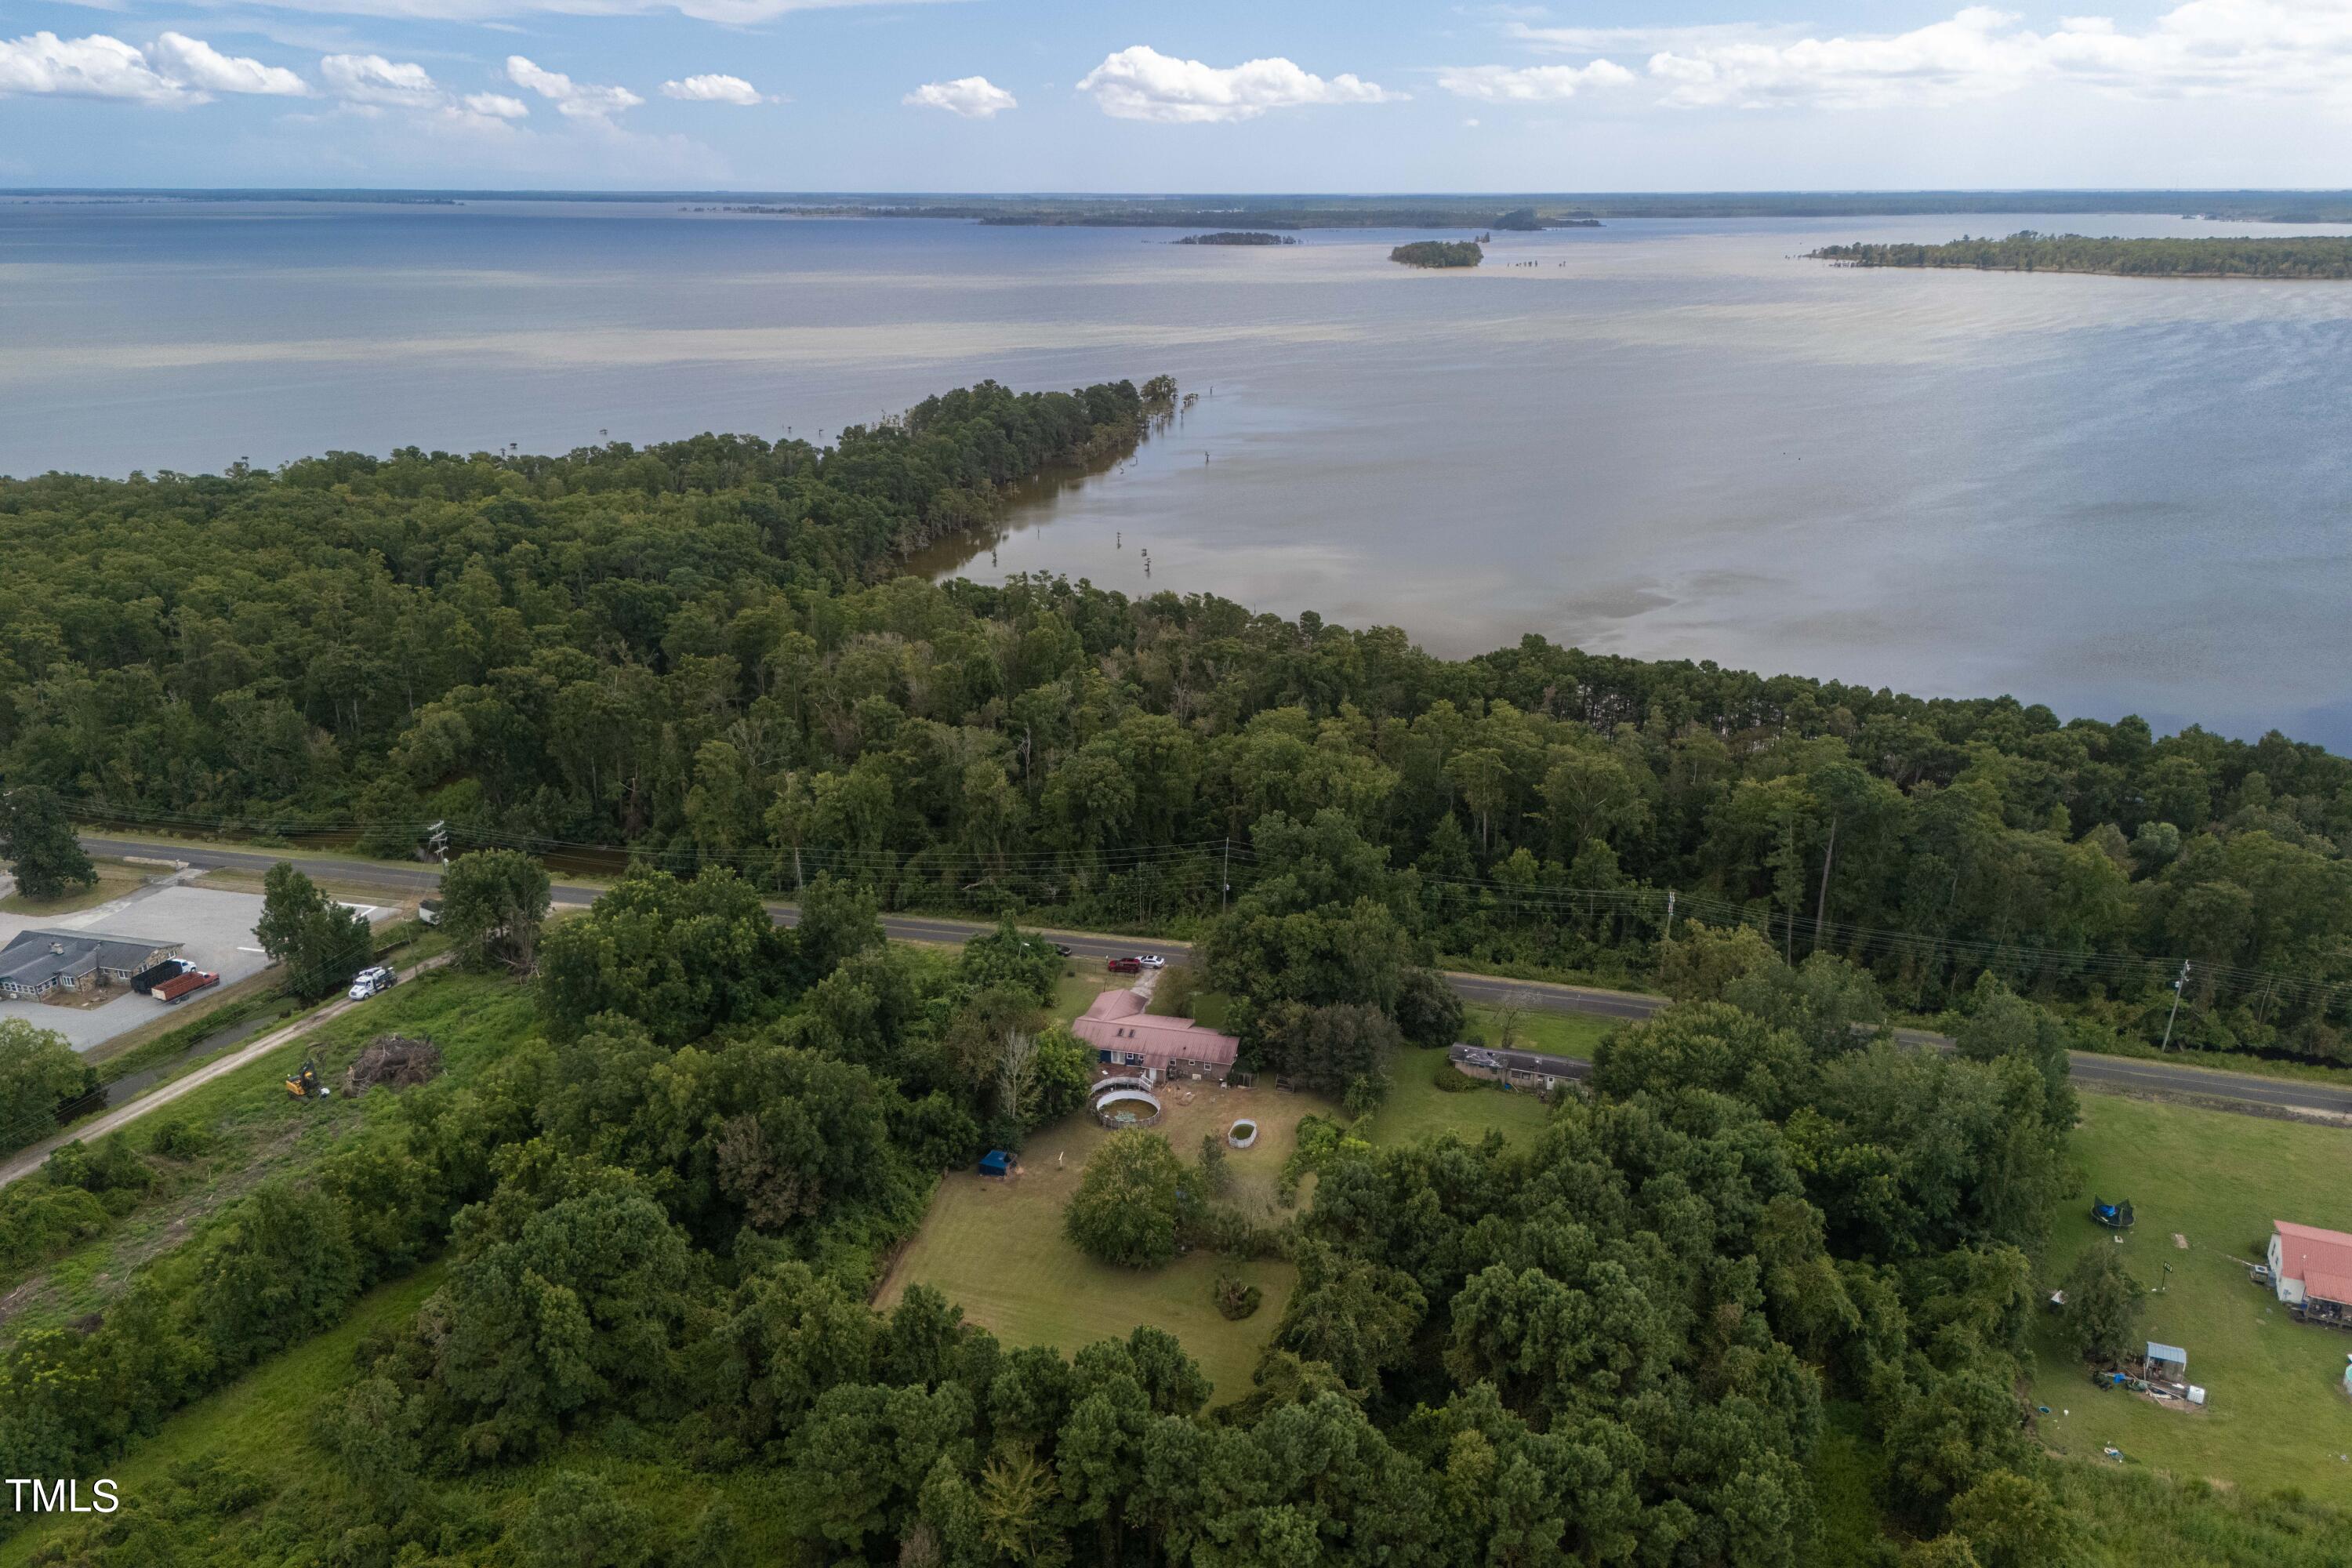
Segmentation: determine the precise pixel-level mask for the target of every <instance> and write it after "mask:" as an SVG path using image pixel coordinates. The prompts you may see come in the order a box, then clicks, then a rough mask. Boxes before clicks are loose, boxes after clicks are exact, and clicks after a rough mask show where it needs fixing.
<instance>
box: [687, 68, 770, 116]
mask: <svg viewBox="0 0 2352 1568" xmlns="http://www.w3.org/2000/svg"><path fill="white" fill-rule="evenodd" d="M661 89H662V96H663V97H664V98H680V99H684V100H686V101H687V102H688V103H732V104H735V105H737V106H739V107H740V108H743V109H750V108H751V107H752V106H753V105H754V104H761V103H768V102H772V101H773V100H771V99H770V98H768V97H767V95H765V94H764V93H762V92H761V90H760V89H758V88H756V87H753V86H752V85H751V83H750V82H748V81H745V80H744V79H742V78H741V77H740V76H719V75H716V74H713V75H710V76H690V77H688V78H686V79H683V80H681V81H666V82H664V83H662V86H661Z"/></svg>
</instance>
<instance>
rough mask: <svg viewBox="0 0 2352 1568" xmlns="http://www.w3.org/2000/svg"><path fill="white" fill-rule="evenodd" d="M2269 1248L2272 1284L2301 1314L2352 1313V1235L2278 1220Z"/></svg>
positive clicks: (2334, 1315)
mask: <svg viewBox="0 0 2352 1568" xmlns="http://www.w3.org/2000/svg"><path fill="white" fill-rule="evenodd" d="M2270 1251H2271V1258H2270V1262H2271V1283H2272V1286H2273V1289H2276V1290H2277V1291H2278V1299H2279V1300H2282V1301H2284V1302H2285V1303H2286V1304H2287V1305H2288V1306H2290V1307H2293V1308H2294V1309H2295V1310H2296V1313H2297V1315H2298V1316H2301V1315H2304V1314H2306V1313H2307V1314H2309V1315H2311V1316H2314V1317H2324V1318H2327V1319H2329V1320H2331V1321H2333V1320H2337V1319H2341V1318H2344V1317H2347V1315H2352V1236H2347V1235H2346V1234H2345V1233H2344V1232H2342V1231H2340V1230H2321V1229H2320V1228H2319V1227H2318V1226H2310V1225H2296V1224H2294V1222H2293V1221H2292V1220H2284V1219H2283V1220H2277V1221H2274V1222H2273V1224H2272V1226H2271V1248H2270Z"/></svg>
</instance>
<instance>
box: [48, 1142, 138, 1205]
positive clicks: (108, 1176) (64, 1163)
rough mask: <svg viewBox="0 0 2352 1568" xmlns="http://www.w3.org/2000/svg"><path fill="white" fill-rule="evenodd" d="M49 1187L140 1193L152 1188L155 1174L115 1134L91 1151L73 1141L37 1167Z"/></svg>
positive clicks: (89, 1148) (90, 1191)
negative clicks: (45, 1178)
mask: <svg viewBox="0 0 2352 1568" xmlns="http://www.w3.org/2000/svg"><path fill="white" fill-rule="evenodd" d="M41 1174H42V1175H44V1176H46V1177H47V1178H48V1180H49V1182H50V1184H53V1185H55V1186H60V1187H79V1188H80V1189H81V1190H82V1191H84V1192H86V1193H101V1194H103V1193H118V1192H119V1193H142V1192H145V1191H146V1190H147V1189H148V1188H149V1187H152V1186H153V1185H154V1184H155V1172H154V1170H153V1168H152V1167H151V1166H150V1165H149V1164H148V1163H147V1162H146V1161H144V1160H142V1159H141V1158H140V1157H139V1155H138V1153H137V1152H135V1151H133V1150H132V1148H131V1140H130V1139H129V1138H128V1137H126V1136H124V1135H123V1134H122V1133H120V1132H117V1133H115V1134H114V1135H113V1136H112V1137H110V1138H105V1139H101V1140H100V1142H98V1144H97V1145H96V1146H95V1147H92V1146H91V1145H89V1144H88V1143H84V1142H81V1140H79V1139H78V1138H77V1139H76V1140H74V1141H73V1142H70V1143H68V1144H67V1145H66V1146H65V1147H64V1148H62V1149H59V1150H58V1152H56V1153H54V1154H52V1155H50V1156H49V1157H48V1158H47V1160H45V1161H43V1162H42V1163H41Z"/></svg>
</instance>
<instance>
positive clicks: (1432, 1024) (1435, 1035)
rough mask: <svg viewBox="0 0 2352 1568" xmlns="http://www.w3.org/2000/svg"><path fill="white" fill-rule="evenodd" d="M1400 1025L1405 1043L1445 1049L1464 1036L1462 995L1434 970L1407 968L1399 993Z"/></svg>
mask: <svg viewBox="0 0 2352 1568" xmlns="http://www.w3.org/2000/svg"><path fill="white" fill-rule="evenodd" d="M1396 1021H1397V1027H1398V1029H1400V1030H1401V1031H1402V1033H1403V1035H1404V1037H1405V1042H1406V1043H1407V1044H1408V1045H1414V1046H1419V1047H1423V1049H1425V1050H1444V1048H1445V1047H1448V1046H1450V1045H1452V1044H1453V1043H1454V1041H1456V1040H1458V1039H1460V1038H1461V1037H1462V1023H1463V1013H1462V997H1461V995H1460V994H1459V993H1457V992H1456V991H1455V990H1454V987H1453V986H1451V985H1449V984H1446V981H1445V977H1444V975H1442V974H1440V973H1437V972H1436V971H1435V970H1433V969H1408V970H1406V971H1405V975H1404V984H1403V985H1402V988H1400V989H1399V990H1398V992H1397V1001H1396Z"/></svg>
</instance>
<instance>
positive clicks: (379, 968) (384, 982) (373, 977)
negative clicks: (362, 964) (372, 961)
mask: <svg viewBox="0 0 2352 1568" xmlns="http://www.w3.org/2000/svg"><path fill="white" fill-rule="evenodd" d="M399 979H400V976H399V975H397V974H395V973H393V972H392V968H391V966H390V965H389V964H383V963H379V964H377V965H376V966H375V967H374V968H373V969H362V970H361V971H360V972H359V973H357V974H354V975H352V1001H354V1002H364V1001H366V1000H367V999H368V998H369V997H371V996H373V995H374V994H376V993H377V992H379V991H389V990H391V989H392V988H393V985H394V983H396V982H397V981H398V980H399Z"/></svg>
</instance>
